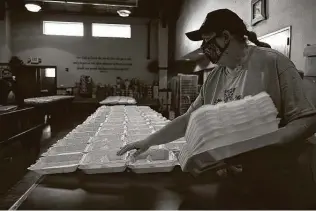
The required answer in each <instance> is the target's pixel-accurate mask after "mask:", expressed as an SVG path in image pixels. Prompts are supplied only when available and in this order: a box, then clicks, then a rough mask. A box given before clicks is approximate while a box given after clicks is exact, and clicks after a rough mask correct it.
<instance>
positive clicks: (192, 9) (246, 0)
mask: <svg viewBox="0 0 316 211" xmlns="http://www.w3.org/2000/svg"><path fill="white" fill-rule="evenodd" d="M267 2H268V4H267V11H268V15H269V18H268V20H266V21H263V22H261V23H259V24H258V25H256V26H255V27H253V28H252V27H251V24H250V17H251V6H250V5H251V0H242V1H240V0H186V1H185V3H184V6H183V9H182V12H181V16H180V18H179V20H178V23H177V37H178V40H177V45H176V46H177V49H176V58H177V59H179V58H181V57H182V56H184V55H186V54H187V53H189V52H191V51H193V50H196V49H197V48H199V46H200V44H201V43H200V42H191V41H190V40H188V39H187V38H186V37H185V32H188V31H191V30H195V29H198V28H199V27H200V25H201V24H202V22H203V20H204V18H205V17H206V14H207V13H208V12H210V11H212V10H216V9H221V8H228V9H231V10H233V11H235V12H236V13H237V14H238V15H239V16H240V17H241V18H242V19H243V20H244V21H245V23H246V24H247V26H248V28H249V29H252V30H253V31H255V32H257V34H258V36H262V35H265V34H268V33H271V32H274V31H276V30H278V29H281V28H284V27H287V26H290V25H291V26H292V47H291V59H292V61H293V62H294V63H295V64H296V66H297V68H298V69H301V70H304V64H305V60H304V57H303V50H304V47H305V46H306V44H315V43H316V36H315V34H316V25H315V24H314V23H313V21H314V20H316V13H315V12H314V11H315V9H316V4H315V0H267ZM197 11H198V12H197Z"/></svg>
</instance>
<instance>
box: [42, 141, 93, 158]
mask: <svg viewBox="0 0 316 211" xmlns="http://www.w3.org/2000/svg"><path fill="white" fill-rule="evenodd" d="M86 147H87V144H80V145H68V146H53V147H51V148H49V149H48V150H47V152H45V153H43V154H42V156H52V155H61V154H71V153H80V152H84V150H85V149H86Z"/></svg>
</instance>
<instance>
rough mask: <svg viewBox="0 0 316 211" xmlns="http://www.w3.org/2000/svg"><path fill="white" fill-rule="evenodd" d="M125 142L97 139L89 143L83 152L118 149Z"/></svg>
mask: <svg viewBox="0 0 316 211" xmlns="http://www.w3.org/2000/svg"><path fill="white" fill-rule="evenodd" d="M124 144H125V142H123V141H117V142H114V141H113V142H105V141H97V142H93V143H91V144H89V145H88V146H87V147H86V148H85V150H84V151H85V152H91V151H103V150H114V149H119V148H120V147H122V146H124Z"/></svg>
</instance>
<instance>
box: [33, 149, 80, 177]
mask: <svg viewBox="0 0 316 211" xmlns="http://www.w3.org/2000/svg"><path fill="white" fill-rule="evenodd" d="M82 157H83V153H75V154H64V155H55V156H47V157H41V158H40V159H39V160H38V161H37V162H36V163H35V164H34V165H32V166H30V167H29V168H28V169H29V170H31V171H35V172H37V173H39V174H61V173H71V172H75V171H76V170H77V168H78V166H79V163H80V160H81V159H82Z"/></svg>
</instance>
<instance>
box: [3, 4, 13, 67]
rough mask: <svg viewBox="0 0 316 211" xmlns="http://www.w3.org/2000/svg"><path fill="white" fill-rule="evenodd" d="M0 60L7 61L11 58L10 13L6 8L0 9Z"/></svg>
mask: <svg viewBox="0 0 316 211" xmlns="http://www.w3.org/2000/svg"><path fill="white" fill-rule="evenodd" d="M0 13H4V14H0V62H1V63H7V62H9V61H10V58H11V28H10V24H11V23H10V14H9V12H8V11H6V9H3V10H2V12H1V11H0Z"/></svg>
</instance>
